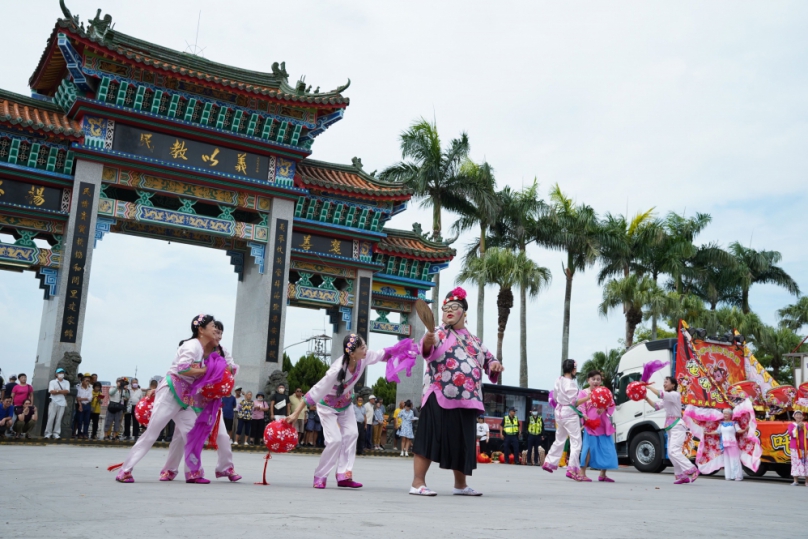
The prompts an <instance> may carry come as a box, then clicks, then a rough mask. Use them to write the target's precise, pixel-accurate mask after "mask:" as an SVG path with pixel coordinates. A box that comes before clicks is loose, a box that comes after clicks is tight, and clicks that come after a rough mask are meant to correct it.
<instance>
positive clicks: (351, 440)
mask: <svg viewBox="0 0 808 539" xmlns="http://www.w3.org/2000/svg"><path fill="white" fill-rule="evenodd" d="M317 413H318V414H319V415H320V424H321V425H322V427H323V437H324V438H325V449H323V454H322V455H320V463H319V464H318V465H317V468H316V469H315V470H314V477H318V478H321V479H325V478H327V477H328V474H330V473H331V470H333V469H334V467H335V466H336V467H337V480H338V481H339V480H341V479H348V478H350V476H351V475H352V471H353V465H354V461H355V460H356V439H357V438H358V437H359V431H357V430H356V416H355V415H354V413H353V410H352V409H351V408H348V409H347V410H344V411H342V412H337V411H336V410H334V409H333V408H329V407H328V406H322V405H320V404H318V405H317Z"/></svg>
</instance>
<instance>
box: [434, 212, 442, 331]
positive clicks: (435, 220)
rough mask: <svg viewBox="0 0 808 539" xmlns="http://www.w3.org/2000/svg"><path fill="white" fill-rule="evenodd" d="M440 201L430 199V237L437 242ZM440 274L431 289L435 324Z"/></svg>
mask: <svg viewBox="0 0 808 539" xmlns="http://www.w3.org/2000/svg"><path fill="white" fill-rule="evenodd" d="M440 208H441V205H440V199H439V198H437V197H433V199H432V236H433V239H435V240H437V238H439V237H440V233H441V221H440ZM440 299H441V297H440V272H438V273H436V274H435V288H433V289H432V315H433V316H434V317H435V323H439V321H440Z"/></svg>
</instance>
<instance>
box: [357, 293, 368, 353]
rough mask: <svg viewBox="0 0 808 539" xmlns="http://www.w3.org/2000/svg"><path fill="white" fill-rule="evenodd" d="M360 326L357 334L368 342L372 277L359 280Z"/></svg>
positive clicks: (358, 317)
mask: <svg viewBox="0 0 808 539" xmlns="http://www.w3.org/2000/svg"><path fill="white" fill-rule="evenodd" d="M357 302H358V307H359V309H358V312H357V314H358V316H357V321H358V324H357V325H358V326H359V327H357V328H356V333H357V334H358V335H359V336H360V337H362V338H363V339H364V340H365V342H368V326H369V325H370V277H360V278H359V298H357Z"/></svg>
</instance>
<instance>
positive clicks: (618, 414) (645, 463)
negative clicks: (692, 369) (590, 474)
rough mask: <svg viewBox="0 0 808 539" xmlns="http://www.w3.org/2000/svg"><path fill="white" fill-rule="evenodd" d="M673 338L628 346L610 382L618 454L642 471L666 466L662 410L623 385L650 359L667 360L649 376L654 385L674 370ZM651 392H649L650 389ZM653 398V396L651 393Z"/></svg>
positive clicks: (640, 370)
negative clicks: (629, 394) (635, 396)
mask: <svg viewBox="0 0 808 539" xmlns="http://www.w3.org/2000/svg"><path fill="white" fill-rule="evenodd" d="M676 346H677V343H676V339H660V340H657V341H645V342H641V343H639V344H635V345H634V346H632V347H631V348H629V349H628V350H627V351H626V353H625V354H623V357H622V358H620V365H619V366H618V368H617V374H616V375H615V379H614V382H613V387H614V402H615V411H614V415H613V416H612V421H613V422H614V427H615V439H614V441H615V445H616V447H617V456H618V457H619V458H628V459H629V460H630V461H631V463H632V464H633V465H634V467H635V468H637V469H638V470H639V471H641V472H651V473H656V472H661V471H662V470H664V469H665V468H666V467H667V463H668V459H667V453H666V449H665V431H664V430H663V427H664V426H665V412H664V411H662V410H660V411H657V410H654V409H653V408H651V406H649V405H648V403H647V402H646V401H644V400H643V401H640V402H635V401H633V400H631V399H629V398H628V397H627V396H626V387H627V386H628V384H630V383H631V382H636V381H637V380H639V379H640V376H642V366H643V364H645V363H648V362H649V361H653V360H655V359H660V360H662V361H668V362H669V366H668V367H666V368H664V369H661V370H659V371H657V372H656V373H654V375H653V376H652V377H651V380H650V381H651V382H655V383H654V387H656V388H657V389H662V382H663V380H664V379H665V377H666V376H670V375H671V372H673V366H674V358H675V357H676ZM649 394H650V392H649ZM652 398H653V396H652Z"/></svg>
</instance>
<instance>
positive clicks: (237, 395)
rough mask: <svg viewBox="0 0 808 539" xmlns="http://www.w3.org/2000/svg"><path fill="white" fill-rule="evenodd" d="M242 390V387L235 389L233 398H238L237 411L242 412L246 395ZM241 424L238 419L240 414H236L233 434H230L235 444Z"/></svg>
mask: <svg viewBox="0 0 808 539" xmlns="http://www.w3.org/2000/svg"><path fill="white" fill-rule="evenodd" d="M241 391H242V388H241V386H239V387H237V388H235V389H234V390H233V396H234V397H235V398H236V408H235V409H236V410H241V402H242V401H243V400H244V395H242V393H241ZM240 422H241V419H239V418H238V414H237V413H236V414H234V416H233V432H231V433H230V438H231V440H233V441H234V442H235V441H236V436H237V434H236V432H238V424H239V423H240Z"/></svg>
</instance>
